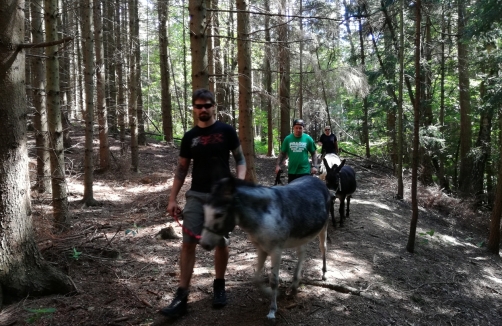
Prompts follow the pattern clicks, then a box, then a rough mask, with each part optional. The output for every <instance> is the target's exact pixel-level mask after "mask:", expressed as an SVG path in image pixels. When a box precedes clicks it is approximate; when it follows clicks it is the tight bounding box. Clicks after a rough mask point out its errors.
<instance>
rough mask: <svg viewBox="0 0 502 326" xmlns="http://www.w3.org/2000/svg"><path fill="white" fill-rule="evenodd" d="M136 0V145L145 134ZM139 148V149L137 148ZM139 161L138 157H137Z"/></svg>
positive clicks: (143, 142) (144, 142)
mask: <svg viewBox="0 0 502 326" xmlns="http://www.w3.org/2000/svg"><path fill="white" fill-rule="evenodd" d="M135 1H136V8H135V11H134V12H135V15H136V18H135V20H134V31H135V33H136V42H134V54H135V58H136V76H135V77H136V89H137V103H136V117H137V125H138V127H137V128H138V131H137V138H138V145H143V146H145V145H146V134H145V119H144V114H143V88H142V87H141V52H140V51H141V47H140V38H139V12H138V11H139V3H138V0H135ZM138 150H139V149H138ZM138 161H139V158H138Z"/></svg>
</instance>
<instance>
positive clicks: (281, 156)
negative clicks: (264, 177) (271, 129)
mask: <svg viewBox="0 0 502 326" xmlns="http://www.w3.org/2000/svg"><path fill="white" fill-rule="evenodd" d="M287 158H288V154H287V153H284V152H279V157H278V158H277V165H276V166H275V173H276V174H277V173H278V172H279V170H280V169H281V165H282V164H283V163H284V161H285V160H286V159H287Z"/></svg>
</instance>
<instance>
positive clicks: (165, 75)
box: [157, 0, 183, 143]
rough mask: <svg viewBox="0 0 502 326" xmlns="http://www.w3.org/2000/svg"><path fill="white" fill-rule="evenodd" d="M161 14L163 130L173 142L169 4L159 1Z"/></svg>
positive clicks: (165, 138)
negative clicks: (169, 57) (168, 47)
mask: <svg viewBox="0 0 502 326" xmlns="http://www.w3.org/2000/svg"><path fill="white" fill-rule="evenodd" d="M157 4H158V5H157V9H158V14H159V54H160V55H159V60H160V85H161V105H162V129H163V132H164V140H165V141H167V142H169V143H170V142H172V141H173V114H172V105H171V92H170V89H169V83H170V81H169V61H168V60H167V59H168V58H167V46H168V44H169V40H168V38H167V28H166V23H167V3H166V2H165V1H162V0H159V1H158V2H157ZM182 118H183V117H182Z"/></svg>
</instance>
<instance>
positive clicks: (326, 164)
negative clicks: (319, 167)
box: [322, 158, 331, 172]
mask: <svg viewBox="0 0 502 326" xmlns="http://www.w3.org/2000/svg"><path fill="white" fill-rule="evenodd" d="M322 162H323V163H324V166H325V167H326V171H328V172H329V171H330V170H331V168H330V167H329V165H328V161H326V158H323V159H322Z"/></svg>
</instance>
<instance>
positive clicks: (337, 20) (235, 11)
mask: <svg viewBox="0 0 502 326" xmlns="http://www.w3.org/2000/svg"><path fill="white" fill-rule="evenodd" d="M207 11H217V12H228V13H239V12H243V13H247V14H252V15H262V16H271V17H290V18H304V19H322V20H331V21H335V22H343V19H335V18H328V17H321V16H300V15H280V14H271V13H268V12H259V11H242V10H224V9H207Z"/></svg>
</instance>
